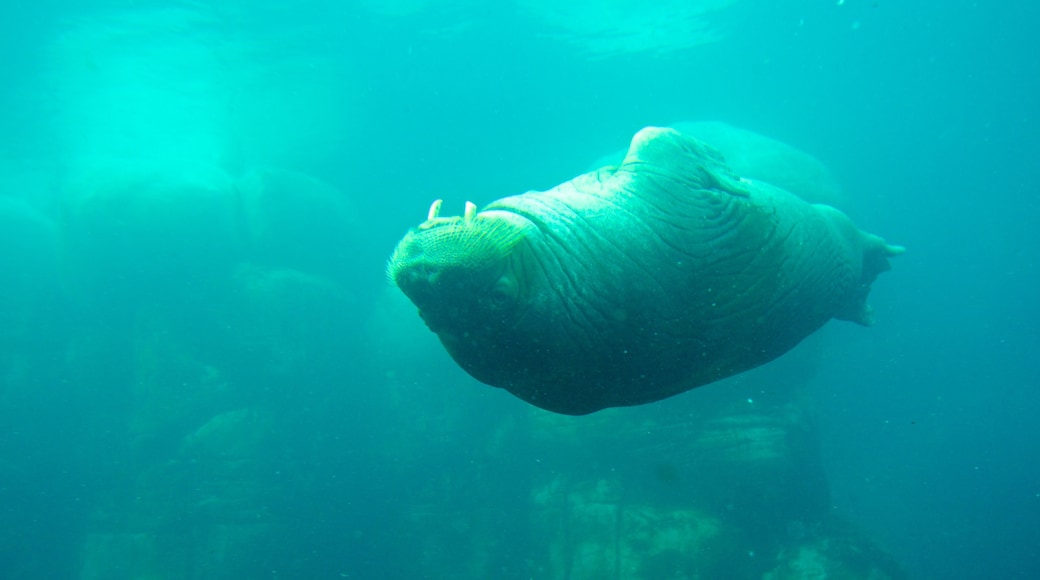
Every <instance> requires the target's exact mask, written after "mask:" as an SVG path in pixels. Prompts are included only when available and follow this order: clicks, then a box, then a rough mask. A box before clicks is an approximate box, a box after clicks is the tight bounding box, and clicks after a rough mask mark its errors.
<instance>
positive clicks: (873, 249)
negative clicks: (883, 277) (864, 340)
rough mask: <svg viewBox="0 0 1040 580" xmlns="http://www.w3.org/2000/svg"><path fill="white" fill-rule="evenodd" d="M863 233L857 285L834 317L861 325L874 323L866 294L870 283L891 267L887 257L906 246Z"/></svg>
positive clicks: (899, 252)
mask: <svg viewBox="0 0 1040 580" xmlns="http://www.w3.org/2000/svg"><path fill="white" fill-rule="evenodd" d="M862 235H863V267H862V275H861V277H860V281H859V285H858V286H857V287H856V289H855V290H853V292H852V294H851V295H850V296H849V301H848V302H847V303H846V307H845V308H844V309H842V310H841V311H839V312H838V314H836V315H835V316H834V317H835V318H837V319H839V320H848V321H850V322H855V323H857V324H862V325H863V326H871V325H873V324H874V311H873V309H871V308H870V306H869V305H867V295H868V294H870V285H871V284H873V283H874V280H876V279H877V277H878V274H880V273H882V272H887V271H889V270H891V269H892V265H891V264H889V263H888V259H889V258H894V257H896V256H898V255H900V254H902V253H904V252H906V248H904V247H903V246H896V245H892V244H886V243H885V240H883V239H881V238H880V237H878V236H875V235H873V234H866V233H864V234H862Z"/></svg>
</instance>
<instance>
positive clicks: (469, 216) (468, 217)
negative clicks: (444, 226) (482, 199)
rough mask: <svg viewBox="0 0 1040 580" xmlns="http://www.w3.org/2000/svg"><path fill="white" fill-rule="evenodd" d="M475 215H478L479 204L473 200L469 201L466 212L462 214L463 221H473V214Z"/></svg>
mask: <svg viewBox="0 0 1040 580" xmlns="http://www.w3.org/2000/svg"><path fill="white" fill-rule="evenodd" d="M475 215H477V204H475V203H473V202H472V201H467V202H466V213H464V214H463V215H462V221H464V222H471V221H473V216H475Z"/></svg>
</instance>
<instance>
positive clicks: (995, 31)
mask: <svg viewBox="0 0 1040 580" xmlns="http://www.w3.org/2000/svg"><path fill="white" fill-rule="evenodd" d="M2 12H3V14H4V17H3V18H2V19H0V55H2V59H0V72H2V78H3V79H4V81H5V84H4V90H3V91H0V135H2V136H3V138H2V139H0V546H2V548H0V578H12V579H20V578H47V579H50V578H82V579H122V578H126V579H145V578H149V579H151V578H199V579H201V578H570V579H579V578H647V579H651V578H771V579H780V578H825V577H827V578H903V577H908V578H944V579H945V578H1037V577H1040V461H1038V457H1040V423H1038V422H1037V421H1036V417H1037V416H1038V415H1040V396H1038V395H1037V393H1036V389H1037V386H1040V365H1038V363H1037V362H1036V361H1037V359H1036V351H1037V347H1038V345H1040V324H1038V323H1040V307H1038V306H1037V294H1038V290H1040V276H1038V266H1037V261H1038V253H1040V230H1038V229H1037V227H1036V223H1037V218H1040V188H1038V186H1037V183H1040V163H1038V162H1037V155H1038V153H1040V146H1038V144H1037V135H1038V134H1040V132H1038V127H1037V123H1038V118H1037V116H1038V112H1040V110H1038V109H1040V107H1038V104H1040V99H1038V96H1040V91H1038V89H1040V87H1038V84H1040V81H1038V79H1040V56H1038V54H1040V52H1038V51H1037V49H1036V48H1037V47H1036V39H1035V28H1036V23H1037V22H1038V16H1040V7H1038V5H1037V4H1036V3H1028V2H1003V3H981V2H969V1H966V0H949V1H944V2H938V1H935V0H921V1H917V2H892V1H889V0H826V1H822V0H821V1H807V0H805V1H790V2H767V1H765V0H715V1H704V2H698V1H685V2H681V1H679V0H662V1H660V2H646V3H632V2H622V1H620V0H601V1H593V0H562V1H556V2H551V1H549V0H502V1H499V2H488V1H478V0H384V1H377V0H359V1H356V2H324V1H317V0H301V1H299V2H292V3H289V2H246V1H245V0H238V1H226V2H221V1H215V2H149V1H126V0H124V1H93V2H87V1H72V0H69V1H64V2H58V1H53V0H41V1H40V2H35V3H31V4H24V5H18V6H16V5H14V4H12V5H9V6H7V7H5V8H4V9H3V10H2ZM686 121H721V122H725V123H728V124H730V125H732V126H735V127H740V128H743V129H747V130H750V131H754V132H756V133H759V134H761V135H766V136H769V137H771V138H773V139H776V140H778V141H780V142H783V143H786V144H789V145H790V146H792V147H796V148H797V149H800V150H802V151H805V152H807V153H809V154H811V155H813V156H815V157H816V158H817V159H819V160H820V161H822V162H823V163H824V164H825V165H826V166H827V167H828V168H829V169H830V171H831V173H832V174H833V175H834V177H835V179H836V181H837V182H838V183H839V184H840V186H841V190H842V194H841V198H840V199H835V202H834V203H835V205H838V206H839V207H840V208H841V209H842V210H844V211H846V212H847V213H848V214H849V215H850V216H852V218H853V219H854V220H855V221H856V222H857V224H858V225H859V226H860V227H861V228H863V229H864V230H867V231H871V232H873V233H877V234H879V235H881V236H884V237H885V238H886V239H887V240H889V241H891V242H893V243H897V244H901V245H905V246H906V247H907V253H906V254H905V255H903V256H900V257H899V258H898V259H896V260H894V262H893V271H892V272H890V273H887V274H885V275H884V276H882V277H881V278H880V279H879V280H878V282H877V283H876V284H875V286H874V291H873V293H872V294H871V300H870V302H871V304H872V306H873V308H874V311H875V313H876V318H877V324H876V325H875V326H873V327H871V328H863V327H859V326H856V325H852V324H848V323H843V322H832V323H829V324H828V325H827V326H826V327H824V328H823V329H822V330H820V331H819V332H817V333H816V334H814V335H813V336H811V337H810V338H808V339H807V340H806V341H804V342H803V344H801V345H800V346H799V347H798V348H796V349H795V350H794V351H792V352H790V353H788V354H787V355H785V356H784V357H781V358H780V359H778V360H777V361H774V362H773V363H770V364H768V365H765V366H763V367H761V368H758V369H755V370H754V371H751V372H748V373H745V374H742V375H739V376H737V377H734V378H731V379H729V380H725V381H721V382H719V383H715V384H712V385H708V386H704V387H701V388H698V389H695V390H693V391H691V392H688V393H685V394H682V395H679V396H677V397H673V398H670V399H666V400H664V401H660V402H658V403H654V404H651V405H645V406H641V407H634V408H625V409H610V410H607V411H603V412H600V413H595V414H592V415H588V416H584V417H568V416H560V415H553V414H551V413H547V412H544V411H540V410H538V409H535V408H533V407H531V406H529V405H527V404H525V403H523V402H522V401H520V400H519V399H516V398H514V397H512V396H510V395H508V394H507V393H505V392H504V391H500V390H497V389H493V388H491V387H487V386H484V385H481V384H479V383H477V382H476V381H474V380H473V379H471V378H469V377H468V376H467V375H466V374H465V373H464V372H463V371H461V370H460V369H459V368H458V367H457V366H456V365H455V364H454V363H453V362H452V361H451V359H450V358H449V357H448V356H447V354H446V353H445V352H444V351H443V349H442V347H441V346H440V344H439V343H438V342H437V339H436V337H435V336H434V335H433V334H432V333H430V332H429V331H428V330H427V329H426V328H425V327H424V326H423V324H422V321H421V320H420V319H419V317H418V316H417V315H416V313H415V310H414V308H413V307H412V306H411V305H410V304H409V303H408V302H407V300H406V299H405V298H404V297H403V296H402V295H401V294H400V292H398V291H397V290H396V289H394V288H392V287H391V286H390V284H389V283H388V282H387V280H386V276H385V266H386V259H387V257H388V256H389V254H390V252H391V251H392V249H393V247H394V244H395V243H396V242H397V241H398V240H399V239H400V238H401V236H402V235H403V234H404V232H405V231H407V229H408V228H410V227H413V226H415V225H417V224H418V223H420V222H421V221H422V219H423V218H424V217H425V216H426V211H427V208H428V207H429V204H430V202H431V201H433V200H434V199H436V198H444V199H445V204H446V209H445V211H446V213H448V214H458V213H461V211H462V207H463V203H464V202H465V201H467V200H471V201H474V202H476V203H477V204H478V205H483V204H486V203H489V202H491V201H493V200H495V199H497V198H500V197H504V196H506V195H512V194H516V193H521V192H524V191H528V190H532V189H547V188H549V187H552V186H554V185H556V184H558V183H561V182H563V181H565V180H568V179H570V178H572V177H574V176H576V175H578V174H580V173H582V172H584V171H587V170H589V169H591V168H592V166H593V165H594V164H595V162H596V160H597V159H599V158H601V157H602V156H604V155H607V154H610V153H611V152H613V151H616V150H618V149H621V148H623V147H625V146H626V144H627V142H628V140H629V138H630V137H631V136H632V134H634V133H635V132H636V131H637V130H638V129H640V128H642V127H644V126H647V125H668V124H673V123H677V122H686ZM449 208H450V209H449Z"/></svg>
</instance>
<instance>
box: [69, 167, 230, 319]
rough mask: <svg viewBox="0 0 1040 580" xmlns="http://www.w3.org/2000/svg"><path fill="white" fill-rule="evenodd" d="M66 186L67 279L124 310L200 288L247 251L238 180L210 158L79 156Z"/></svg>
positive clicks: (88, 296) (79, 292)
mask: <svg viewBox="0 0 1040 580" xmlns="http://www.w3.org/2000/svg"><path fill="white" fill-rule="evenodd" d="M79 166H80V168H79V169H78V170H77V171H74V172H72V173H71V174H70V177H69V180H68V184H67V185H66V187H65V190H64V192H63V205H62V212H61V220H60V221H61V227H62V260H63V265H62V266H63V276H64V281H65V283H66V284H67V286H68V287H69V289H70V291H71V292H72V293H73V294H74V296H75V297H77V298H80V299H84V300H86V301H87V302H89V303H93V304H97V301H98V300H101V301H103V302H105V303H108V304H111V305H113V306H118V307H119V308H120V310H125V307H126V306H127V305H128V304H131V303H136V302H140V301H143V300H147V301H155V300H157V299H159V300H160V301H162V300H164V299H170V298H179V297H181V296H183V295H184V294H185V293H186V292H191V291H195V290H201V289H204V288H206V287H207V286H208V285H209V282H210V281H211V280H212V278H213V277H214V276H220V275H222V274H223V273H224V272H227V271H229V270H230V268H231V267H232V265H233V264H234V263H235V262H236V260H237V259H238V258H239V257H240V254H241V242H240V235H239V228H238V224H237V220H236V215H237V213H236V212H237V198H236V194H235V191H234V187H233V181H232V179H231V177H230V176H228V175H227V174H226V173H225V172H223V171H222V170H220V169H218V168H216V167H214V166H211V165H208V164H205V163H201V164H188V163H184V164H182V165H179V166H176V167H174V166H172V165H171V164H170V163H169V162H168V161H158V162H157V161H153V160H144V159H133V158H130V159H126V158H115V159H81V160H79Z"/></svg>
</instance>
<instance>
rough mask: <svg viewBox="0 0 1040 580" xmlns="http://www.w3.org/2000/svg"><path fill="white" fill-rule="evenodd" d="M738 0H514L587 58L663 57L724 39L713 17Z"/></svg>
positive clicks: (552, 33) (523, 9)
mask: <svg viewBox="0 0 1040 580" xmlns="http://www.w3.org/2000/svg"><path fill="white" fill-rule="evenodd" d="M737 2H738V0H700V1H699V0H659V1H657V2H631V1H629V0H565V1H563V2H560V1H556V0H517V4H518V9H519V10H520V11H521V12H522V13H524V14H527V15H530V16H532V17H534V18H535V19H537V20H539V21H541V22H542V23H543V24H545V25H546V26H548V27H549V28H550V29H551V30H553V31H554V32H550V33H548V34H547V36H550V37H553V38H559V39H561V40H564V41H566V42H568V43H570V44H572V45H574V46H575V47H577V48H578V49H579V50H580V51H581V52H582V53H583V54H584V56H585V57H586V58H588V59H590V60H597V59H605V58H611V57H615V56H621V55H625V54H633V53H648V54H653V55H665V54H668V53H670V52H674V51H677V50H682V49H685V48H691V47H694V46H698V45H702V44H708V43H712V42H716V41H719V40H721V39H722V38H724V36H725V34H724V33H723V32H722V31H720V30H719V29H718V28H717V26H716V24H715V23H713V21H712V19H713V17H714V16H716V15H717V13H718V12H720V11H721V10H723V9H725V8H728V7H729V6H731V5H733V4H736V3H737Z"/></svg>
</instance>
